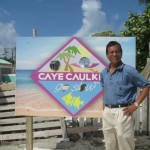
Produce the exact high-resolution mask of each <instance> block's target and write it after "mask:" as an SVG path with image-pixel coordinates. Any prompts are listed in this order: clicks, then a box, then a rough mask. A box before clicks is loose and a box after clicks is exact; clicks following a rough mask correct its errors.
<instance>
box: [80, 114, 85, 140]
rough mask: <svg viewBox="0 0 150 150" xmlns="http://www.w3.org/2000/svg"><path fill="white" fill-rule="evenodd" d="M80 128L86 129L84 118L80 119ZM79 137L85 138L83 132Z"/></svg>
mask: <svg viewBox="0 0 150 150" xmlns="http://www.w3.org/2000/svg"><path fill="white" fill-rule="evenodd" d="M79 127H84V118H81V117H79ZM79 135H80V137H81V138H83V132H80V133H79Z"/></svg>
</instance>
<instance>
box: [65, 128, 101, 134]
mask: <svg viewBox="0 0 150 150" xmlns="http://www.w3.org/2000/svg"><path fill="white" fill-rule="evenodd" d="M100 130H102V128H100V126H85V127H76V128H67V133H68V134H74V133H81V132H91V131H100Z"/></svg>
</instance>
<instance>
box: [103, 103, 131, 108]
mask: <svg viewBox="0 0 150 150" xmlns="http://www.w3.org/2000/svg"><path fill="white" fill-rule="evenodd" d="M132 104H133V103H130V104H120V105H109V104H105V106H106V107H108V108H121V107H127V106H130V105H132Z"/></svg>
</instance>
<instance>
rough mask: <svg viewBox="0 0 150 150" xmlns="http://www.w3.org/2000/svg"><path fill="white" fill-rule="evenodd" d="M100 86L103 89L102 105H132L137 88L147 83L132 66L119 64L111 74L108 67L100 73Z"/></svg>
mask: <svg viewBox="0 0 150 150" xmlns="http://www.w3.org/2000/svg"><path fill="white" fill-rule="evenodd" d="M100 82H101V85H102V87H103V88H104V91H105V92H104V104H111V105H117V104H129V103H134V101H135V98H136V94H137V87H139V88H143V87H145V86H148V85H149V82H148V81H147V80H146V79H145V78H144V77H143V76H142V75H141V74H140V73H139V72H138V71H137V70H136V69H135V68H134V67H132V66H129V65H126V64H123V63H122V64H121V65H120V66H119V67H118V68H117V69H116V70H115V71H114V72H113V73H112V74H111V73H110V72H109V67H107V68H105V69H104V70H103V71H102V73H101V81H100Z"/></svg>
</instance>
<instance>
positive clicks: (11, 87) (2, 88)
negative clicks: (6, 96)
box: [0, 82, 16, 91]
mask: <svg viewBox="0 0 150 150" xmlns="http://www.w3.org/2000/svg"><path fill="white" fill-rule="evenodd" d="M15 88H16V83H14V82H10V83H3V84H1V85H0V91H9V90H15Z"/></svg>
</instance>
